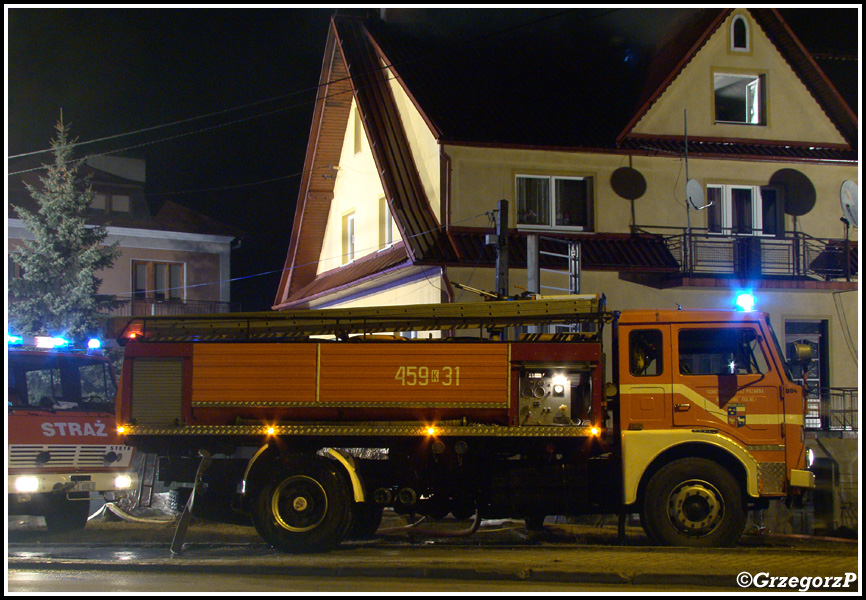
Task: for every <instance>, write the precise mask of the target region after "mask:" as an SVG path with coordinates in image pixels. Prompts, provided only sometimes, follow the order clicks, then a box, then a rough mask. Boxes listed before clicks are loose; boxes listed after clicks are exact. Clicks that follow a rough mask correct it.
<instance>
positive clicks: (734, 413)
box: [673, 323, 784, 445]
mask: <svg viewBox="0 0 866 600" xmlns="http://www.w3.org/2000/svg"><path fill="white" fill-rule="evenodd" d="M674 337H675V340H674V344H675V346H674V353H675V354H676V359H677V367H678V368H677V371H676V373H675V375H674V386H673V387H674V390H675V393H674V398H673V423H674V426H675V427H695V428H708V429H717V430H720V431H723V432H725V433H726V434H727V435H729V436H730V437H732V438H734V439H737V440H739V441H740V442H741V443H743V444H747V445H753V444H770V443H773V444H781V443H783V441H782V424H783V421H784V419H783V417H784V410H783V407H782V398H781V395H780V386H781V380H780V378H779V374H778V372H777V371H776V370H775V369H774V368H773V367H772V362H770V360H769V357H770V356H772V354H771V352H770V350H769V346H768V344H769V342H770V341H769V340H766V339H765V338H764V336H763V335H761V330H760V328H759V327H758V326H757V324H754V325H753V324H749V323H738V324H736V326H731V325H730V324H719V325H713V324H707V325H699V326H681V327H676V335H675V336H674Z"/></svg>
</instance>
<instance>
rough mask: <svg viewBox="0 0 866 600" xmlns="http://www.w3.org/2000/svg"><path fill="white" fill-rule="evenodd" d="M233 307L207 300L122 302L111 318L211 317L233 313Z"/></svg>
mask: <svg viewBox="0 0 866 600" xmlns="http://www.w3.org/2000/svg"><path fill="white" fill-rule="evenodd" d="M235 310H236V308H235V307H233V306H232V304H231V303H229V302H215V301H208V300H185V301H180V300H171V301H159V300H123V301H122V302H121V304H120V306H118V307H117V308H115V309H114V310H112V311H111V313H110V314H109V316H111V317H148V316H175V315H211V314H218V313H227V312H234V311H235Z"/></svg>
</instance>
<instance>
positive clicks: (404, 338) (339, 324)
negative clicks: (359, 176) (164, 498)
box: [118, 295, 814, 552]
mask: <svg viewBox="0 0 866 600" xmlns="http://www.w3.org/2000/svg"><path fill="white" fill-rule="evenodd" d="M539 325H544V326H546V327H548V329H549V330H550V329H554V328H556V327H559V328H560V331H559V332H554V333H533V332H525V328H526V327H527V326H531V327H537V326H539ZM521 328H524V329H521ZM119 329H120V328H119ZM521 331H524V333H521ZM419 332H420V333H419ZM120 339H121V341H123V342H124V343H125V344H126V345H125V362H124V365H123V377H122V389H121V392H120V396H119V398H120V401H119V409H118V410H119V413H118V422H119V424H120V427H121V429H122V431H123V432H124V436H125V439H126V441H127V443H128V444H130V445H132V446H135V447H136V448H137V449H141V450H142V451H144V452H156V453H159V454H160V457H161V458H160V470H161V472H162V473H163V475H162V477H163V479H164V480H166V481H186V482H193V481H196V480H200V478H201V470H198V472H196V471H197V470H196V468H195V466H196V463H197V460H198V459H197V458H196V457H197V456H202V457H205V459H204V461H203V463H202V466H203V465H204V464H207V463H211V462H212V461H213V463H212V464H214V465H216V464H217V462H216V461H217V459H220V460H222V461H225V464H226V465H229V464H233V465H234V472H235V473H237V475H236V476H235V477H236V478H237V480H238V481H237V483H238V484H239V485H238V489H239V491H242V495H240V496H239V498H240V500H241V505H240V507H241V508H242V509H243V510H244V511H246V512H248V513H249V514H250V515H251V517H252V521H253V523H254V525H255V526H256V528H257V530H258V532H259V533H260V534H261V536H262V537H263V538H264V539H265V540H266V541H267V542H269V543H270V544H271V545H273V546H275V547H277V548H279V549H282V550H285V551H289V552H310V551H321V550H326V549H330V548H333V547H335V546H336V545H337V544H339V543H340V541H341V540H342V539H346V538H351V537H357V536H363V535H369V534H370V533H372V532H374V531H375V530H376V527H377V526H378V524H379V520H380V519H381V515H382V510H383V509H384V508H385V507H391V508H393V509H394V510H395V511H397V512H398V513H405V514H414V515H425V516H430V517H434V518H438V517H443V516H445V515H447V514H448V513H449V512H450V513H453V515H455V516H457V517H459V518H468V517H470V516H472V515H473V514H474V515H475V522H476V523H477V522H478V521H479V519H481V518H502V517H517V518H521V517H522V518H524V519H526V520H527V524H528V525H529V526H535V527H537V526H540V525H541V524H542V523H543V519H544V517H545V516H546V515H566V514H568V515H573V514H581V513H610V514H619V515H620V516H624V515H627V514H633V513H639V514H640V517H641V523H642V524H643V526H644V529H645V530H646V532H647V534H648V535H649V536H650V537H651V538H652V539H653V540H655V541H656V542H658V543H663V544H674V545H686V546H717V545H730V544H733V543H734V542H735V541H736V540H737V539H738V538H739V536H740V535H741V533H742V532H743V529H744V527H745V522H746V514H747V510H749V509H752V508H763V507H766V506H767V505H768V503H769V501H771V500H782V499H786V498H791V497H792V496H797V495H798V494H799V493H800V491H801V490H802V489H803V488H809V487H811V486H813V485H814V478H813V476H812V474H811V473H810V472H809V471H807V470H806V469H805V466H804V465H805V458H806V456H805V455H806V449H805V446H804V443H803V417H804V395H803V388H802V387H801V386H800V385H798V383H797V382H795V381H794V379H793V378H792V376H791V373H790V370H789V369H788V367H787V365H786V362H785V356H784V354H783V352H782V350H781V348H780V346H779V344H778V342H777V341H776V337H775V335H774V333H773V330H772V328H771V326H770V322H769V318H768V316H767V315H766V314H763V313H760V312H735V311H709V310H701V311H686V310H679V311H676V310H675V311H668V310H639V311H621V312H615V311H609V310H607V309H606V308H605V307H604V300H603V298H599V297H596V296H591V295H590V296H586V295H584V296H570V297H562V298H547V299H545V298H541V297H539V298H535V299H525V300H515V301H492V302H476V303H469V304H441V305H417V306H390V307H382V308H353V309H326V310H310V311H294V312H281V313H246V314H229V315H211V316H196V317H178V318H170V317H161V318H160V317H153V318H151V317H147V318H134V319H132V320H130V321H125V322H124V323H123V324H122V332H121V333H120ZM607 344H610V350H609V351H608V350H607V349H606V348H607ZM608 352H609V353H608ZM606 367H607V370H609V371H610V374H609V375H606ZM373 449H378V451H377V452H371V451H372V450H373ZM211 468H214V467H213V466H212V467H211ZM232 470H233V469H232V468H227V469H225V472H232ZM218 479H219V478H216V480H218ZM216 480H215V481H216ZM205 481H206V479H205ZM223 483H225V482H223ZM229 483H232V482H231V481H230V482H229ZM230 487H231V488H232V489H234V488H233V485H232V486H230ZM193 497H194V492H193ZM190 504H191V502H190ZM188 508H189V507H188ZM176 539H177V538H176Z"/></svg>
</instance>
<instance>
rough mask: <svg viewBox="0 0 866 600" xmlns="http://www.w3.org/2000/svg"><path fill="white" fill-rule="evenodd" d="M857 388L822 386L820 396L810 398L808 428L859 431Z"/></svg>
mask: <svg viewBox="0 0 866 600" xmlns="http://www.w3.org/2000/svg"><path fill="white" fill-rule="evenodd" d="M857 396H858V393H857V388H822V389H821V391H820V397H819V398H809V399H808V401H807V402H808V406H807V410H806V429H807V430H809V431H823V432H837V433H840V434H844V432H852V433H854V432H857V427H858V426H857V411H858V398H857Z"/></svg>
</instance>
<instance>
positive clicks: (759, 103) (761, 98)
mask: <svg viewBox="0 0 866 600" xmlns="http://www.w3.org/2000/svg"><path fill="white" fill-rule="evenodd" d="M763 81H764V76H763V75H762V74H760V73H757V74H753V73H725V72H721V71H719V72H715V73H713V121H714V122H715V123H720V124H726V125H759V126H760V125H766V123H767V119H766V115H765V114H764V111H765V107H766V106H767V101H766V95H767V90H766V87H767V86H766V85H764V84H763V83H762V82H763ZM742 82H745V89H744V91H743V94H744V95H743V97H742V102H743V105H744V112H745V119H744V120H742V121H737V120H728V119H720V118H719V109H718V106H717V105H718V101H719V90H721V89H725V88H728V87H731V86H732V85H734V83H742ZM721 84H724V85H721Z"/></svg>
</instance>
